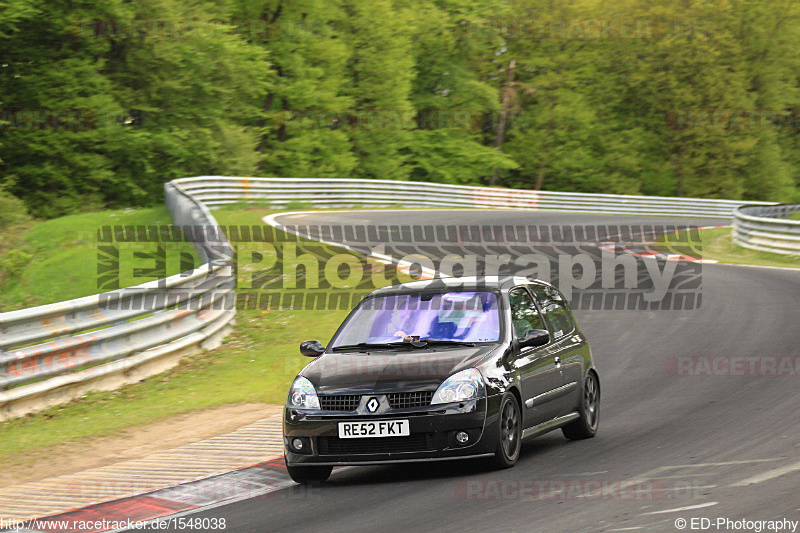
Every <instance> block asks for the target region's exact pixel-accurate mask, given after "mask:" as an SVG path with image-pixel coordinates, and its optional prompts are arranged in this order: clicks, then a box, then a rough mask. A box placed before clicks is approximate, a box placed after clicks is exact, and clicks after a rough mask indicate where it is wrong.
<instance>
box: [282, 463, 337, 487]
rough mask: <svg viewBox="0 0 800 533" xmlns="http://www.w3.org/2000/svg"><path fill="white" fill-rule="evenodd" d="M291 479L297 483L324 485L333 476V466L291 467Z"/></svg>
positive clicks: (287, 469) (289, 467)
mask: <svg viewBox="0 0 800 533" xmlns="http://www.w3.org/2000/svg"><path fill="white" fill-rule="evenodd" d="M286 471H287V472H289V477H291V478H292V479H293V480H295V481H296V482H297V483H322V482H323V481H325V480H326V479H328V477H329V476H330V475H331V471H333V467H332V466H289V465H286Z"/></svg>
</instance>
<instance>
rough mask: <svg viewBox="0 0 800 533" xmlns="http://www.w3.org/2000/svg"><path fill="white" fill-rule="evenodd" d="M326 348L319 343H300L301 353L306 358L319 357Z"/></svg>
mask: <svg viewBox="0 0 800 533" xmlns="http://www.w3.org/2000/svg"><path fill="white" fill-rule="evenodd" d="M324 351H325V347H324V346H323V345H322V344H320V342H319V341H303V342H301V343H300V353H301V354H303V355H305V356H306V357H319V356H320V355H322V352H324Z"/></svg>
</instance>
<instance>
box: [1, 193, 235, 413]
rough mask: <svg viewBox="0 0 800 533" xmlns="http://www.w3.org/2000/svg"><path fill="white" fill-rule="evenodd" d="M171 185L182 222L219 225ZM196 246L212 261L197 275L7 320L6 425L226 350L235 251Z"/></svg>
mask: <svg viewBox="0 0 800 533" xmlns="http://www.w3.org/2000/svg"><path fill="white" fill-rule="evenodd" d="M165 189H166V204H167V207H168V208H169V210H170V212H171V213H172V217H173V220H174V222H175V224H177V225H181V226H194V227H197V226H201V227H202V229H203V230H206V231H214V228H218V224H217V222H216V220H215V219H214V217H213V216H212V215H211V213H210V212H209V210H208V208H207V207H206V206H204V205H203V204H201V203H200V202H198V201H196V200H195V199H193V198H192V197H191V196H189V195H188V194H186V192H185V191H183V190H182V188H181V186H180V185H178V184H171V183H168V184H166V186H165ZM198 233H199V234H200V235H201V236H202V235H204V234H205V233H204V232H202V231H201V232H198ZM195 244H196V247H197V252H198V254H199V255H200V257H201V258H202V260H203V262H204V264H203V265H202V266H200V267H199V268H198V269H196V270H194V271H190V272H185V273H182V274H177V275H174V276H171V277H169V278H166V279H161V280H157V281H153V282H149V283H145V284H142V285H138V286H136V287H129V288H125V289H120V290H117V291H112V292H106V293H103V294H98V295H94V296H87V297H84V298H78V299H75V300H69V301H66V302H59V303H55V304H50V305H43V306H39V307H33V308H30V309H21V310H19V311H11V312H8V313H2V314H0V389H5V390H2V392H0V420H4V419H7V418H11V417H14V416H19V415H22V414H25V413H27V412H31V411H34V410H39V409H42V408H44V407H47V406H50V405H55V404H58V403H62V402H64V401H68V400H70V399H73V398H75V397H78V396H80V395H82V394H84V393H85V392H87V391H89V390H102V389H111V388H116V387H119V386H121V385H123V384H126V383H131V382H135V381H139V380H141V379H143V378H144V377H147V376H149V375H152V374H155V373H158V372H162V371H164V370H166V369H167V368H169V367H170V366H172V365H174V364H175V363H177V362H178V361H179V360H180V358H181V357H183V356H185V355H187V354H190V353H193V352H196V351H199V350H201V349H207V348H211V347H213V346H215V345H217V344H218V343H219V341H220V339H221V338H222V337H223V336H224V335H225V333H227V331H228V330H229V327H230V324H231V321H232V320H233V317H234V312H235V297H234V292H233V289H234V288H235V287H234V286H235V278H234V277H233V271H232V266H231V263H230V258H231V254H232V249H231V247H230V244H228V243H227V242H226V241H224V240H223V242H207V241H205V240H202V239H200V240H198V241H197V242H196V243H195Z"/></svg>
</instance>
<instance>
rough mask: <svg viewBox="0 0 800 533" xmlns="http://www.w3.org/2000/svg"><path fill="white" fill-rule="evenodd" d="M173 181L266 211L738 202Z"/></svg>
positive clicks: (708, 209) (391, 184)
mask: <svg viewBox="0 0 800 533" xmlns="http://www.w3.org/2000/svg"><path fill="white" fill-rule="evenodd" d="M173 183H177V184H180V185H181V187H183V188H184V190H185V191H186V192H187V193H189V194H191V195H192V197H193V198H196V199H197V200H198V201H200V202H202V203H203V204H205V205H207V206H209V207H215V206H221V205H225V204H230V203H237V202H242V201H251V202H259V201H263V202H267V203H269V205H270V206H271V207H286V206H287V205H290V204H292V203H297V202H302V203H308V204H311V205H314V206H317V207H345V206H353V205H363V206H374V207H381V206H392V205H401V206H404V207H478V208H506V209H554V210H561V211H572V212H581V213H607V214H621V215H661V216H678V217H681V216H684V217H693V218H729V217H730V216H731V215H732V214H733V210H734V208H736V207H738V206H740V205H742V204H743V202H738V201H732V200H713V199H698V198H670V197H658V196H626V195H619V194H585V193H569V192H550V191H528V190H520V189H497V188H491V187H470V186H463V185H444V184H440V183H421V182H414V181H404V182H397V181H386V180H357V179H342V180H333V179H327V180H316V179H293V178H230V177H223V176H203V177H198V178H185V179H179V180H175V181H174V182H173ZM759 205H771V204H768V203H762V204H759Z"/></svg>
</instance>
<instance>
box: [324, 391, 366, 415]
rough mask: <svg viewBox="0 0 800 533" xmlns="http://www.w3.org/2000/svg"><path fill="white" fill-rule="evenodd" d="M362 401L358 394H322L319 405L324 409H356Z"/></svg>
mask: <svg viewBox="0 0 800 533" xmlns="http://www.w3.org/2000/svg"><path fill="white" fill-rule="evenodd" d="M359 402H361V396H360V395H358V394H334V395H330V396H320V397H319V406H320V408H322V410H323V411H355V410H356V409H358V404H359Z"/></svg>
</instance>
